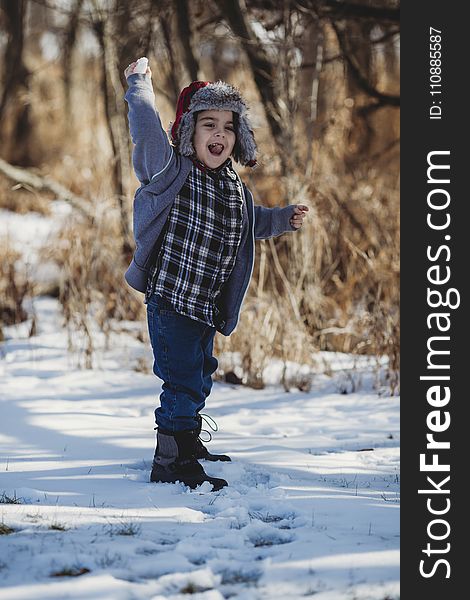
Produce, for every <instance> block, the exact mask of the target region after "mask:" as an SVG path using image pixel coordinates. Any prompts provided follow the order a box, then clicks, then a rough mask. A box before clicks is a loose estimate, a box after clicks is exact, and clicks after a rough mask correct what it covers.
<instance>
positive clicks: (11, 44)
mask: <svg viewBox="0 0 470 600" xmlns="http://www.w3.org/2000/svg"><path fill="white" fill-rule="evenodd" d="M0 6H1V9H2V15H1V16H2V22H3V28H4V30H5V32H6V34H7V43H6V49H5V54H4V57H3V80H2V91H1V97H0V131H1V132H2V155H3V157H4V158H5V159H6V160H8V161H9V162H12V163H15V164H18V165H22V166H29V165H31V164H32V162H33V161H32V153H31V150H32V146H31V139H32V137H33V126H32V122H31V110H30V104H29V102H28V101H27V97H28V89H29V77H30V73H29V71H28V69H27V67H26V65H25V62H24V44H25V39H24V29H25V16H26V9H27V0H1V5H0Z"/></svg>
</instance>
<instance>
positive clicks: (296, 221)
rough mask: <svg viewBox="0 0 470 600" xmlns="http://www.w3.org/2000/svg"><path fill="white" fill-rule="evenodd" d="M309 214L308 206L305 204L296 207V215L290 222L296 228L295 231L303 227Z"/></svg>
mask: <svg viewBox="0 0 470 600" xmlns="http://www.w3.org/2000/svg"><path fill="white" fill-rule="evenodd" d="M307 212H308V206H305V205H304V204H297V205H296V206H294V214H293V215H292V217H291V218H290V221H289V223H290V224H291V226H292V227H295V229H300V228H301V227H302V225H303V222H304V217H305V215H306V213H307Z"/></svg>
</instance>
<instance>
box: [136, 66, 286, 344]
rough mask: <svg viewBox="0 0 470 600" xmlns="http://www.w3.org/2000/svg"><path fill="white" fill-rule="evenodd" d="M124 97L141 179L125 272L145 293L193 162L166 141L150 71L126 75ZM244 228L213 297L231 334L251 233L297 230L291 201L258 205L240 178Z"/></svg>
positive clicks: (249, 265)
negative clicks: (131, 254) (217, 294)
mask: <svg viewBox="0 0 470 600" xmlns="http://www.w3.org/2000/svg"><path fill="white" fill-rule="evenodd" d="M127 82H128V85H129V88H128V90H127V92H126V95H125V100H126V102H127V103H128V105H129V113H128V118H129V128H130V132H131V138H132V142H133V143H134V144H135V147H134V152H133V157H132V160H133V165H134V170H135V173H136V175H137V178H138V179H139V181H140V183H141V185H140V187H139V188H138V190H137V191H136V193H135V196H134V238H135V244H136V250H135V253H134V257H133V259H132V262H131V264H130V265H129V268H128V269H127V271H126V274H125V278H126V281H127V283H128V284H129V285H130V286H131V287H133V288H134V289H136V290H138V291H139V292H143V293H145V291H146V289H147V281H148V278H149V275H150V271H151V269H152V267H153V265H154V264H155V260H156V257H157V254H158V251H159V249H160V245H161V237H162V236H161V235H160V234H161V233H162V231H163V228H164V225H165V223H166V220H167V217H168V215H169V213H170V210H171V207H172V205H173V201H174V199H175V197H176V195H177V194H178V192H179V191H180V190H181V188H182V187H183V183H184V182H185V180H186V177H187V176H188V174H189V172H190V171H191V169H192V167H193V162H192V160H191V159H190V158H187V157H186V156H181V155H179V154H178V153H177V152H176V151H175V149H174V148H173V146H171V145H170V143H169V141H168V137H167V135H166V133H165V131H164V129H163V127H162V124H161V121H160V117H159V115H158V112H157V111H156V109H155V95H154V92H153V88H152V83H151V80H150V77H149V76H148V75H143V74H140V73H134V74H133V75H130V76H129V77H128V79H127ZM242 187H243V192H244V202H243V229H242V238H241V242H240V246H239V249H238V253H237V258H236V261H235V265H234V267H233V270H232V272H231V274H230V277H229V278H228V280H227V281H226V282H225V284H224V286H223V288H222V290H221V295H220V298H219V300H218V302H217V304H218V307H219V309H220V311H221V314H222V321H221V323H220V327H219V328H218V330H219V331H220V333H222V334H223V335H230V334H231V333H232V332H233V330H234V329H235V327H236V326H237V323H238V319H239V316H240V309H241V306H242V303H243V299H244V298H245V294H246V292H247V289H248V285H249V283H250V279H251V275H252V272H253V264H254V256H255V239H267V238H270V237H274V236H277V235H280V234H281V233H285V232H287V231H296V229H295V228H294V227H292V226H291V225H290V223H289V220H290V218H291V217H292V215H293V213H294V206H293V205H291V206H286V207H283V208H281V207H275V208H267V207H265V206H257V205H255V204H254V202H253V196H252V194H251V192H250V190H248V188H247V187H246V186H245V185H244V184H243V185H242Z"/></svg>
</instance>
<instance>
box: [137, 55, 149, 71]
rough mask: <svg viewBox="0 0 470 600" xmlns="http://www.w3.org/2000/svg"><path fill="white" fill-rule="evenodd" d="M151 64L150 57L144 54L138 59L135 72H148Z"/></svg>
mask: <svg viewBox="0 0 470 600" xmlns="http://www.w3.org/2000/svg"><path fill="white" fill-rule="evenodd" d="M148 64H149V59H148V58H146V57H145V56H143V57H142V58H139V59H138V61H137V64H136V65H135V67H134V71H133V72H134V73H144V74H145V73H146V71H147V67H148Z"/></svg>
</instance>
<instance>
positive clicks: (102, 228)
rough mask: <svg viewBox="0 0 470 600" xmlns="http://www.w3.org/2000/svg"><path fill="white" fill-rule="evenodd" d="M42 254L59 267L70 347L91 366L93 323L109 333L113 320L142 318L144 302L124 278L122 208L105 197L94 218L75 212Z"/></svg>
mask: <svg viewBox="0 0 470 600" xmlns="http://www.w3.org/2000/svg"><path fill="white" fill-rule="evenodd" d="M43 256H44V258H45V259H47V260H53V261H55V262H56V263H57V264H58V266H59V268H60V271H61V279H60V282H59V301H60V303H61V305H62V310H63V314H64V318H65V324H66V326H67V330H68V340H69V349H70V350H71V351H78V352H79V354H80V356H81V364H82V365H83V366H84V367H85V368H92V367H93V355H94V350H95V347H94V334H93V331H94V329H95V326H98V328H99V329H100V330H101V331H102V332H103V333H104V334H105V336H106V338H107V339H108V338H109V334H110V333H111V331H112V327H113V323H114V322H115V321H122V320H132V321H138V320H142V319H143V314H144V312H143V305H142V303H141V301H140V298H137V295H136V294H134V293H132V291H131V290H130V288H129V287H128V286H127V284H126V283H125V281H124V271H125V269H126V267H127V264H126V263H125V260H124V259H123V256H122V240H121V238H120V229H119V220H118V213H117V211H115V210H114V209H113V207H112V205H110V204H109V202H107V201H106V200H105V199H102V201H100V203H99V204H98V205H97V210H96V214H95V217H94V218H93V220H92V221H91V222H89V221H88V220H87V219H85V218H84V217H82V216H79V215H74V216H72V218H71V219H70V220H69V221H68V222H67V223H66V225H65V226H64V227H63V229H62V230H61V231H60V234H59V236H58V239H57V240H56V241H55V242H54V247H51V248H48V249H45V250H44V251H43Z"/></svg>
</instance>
